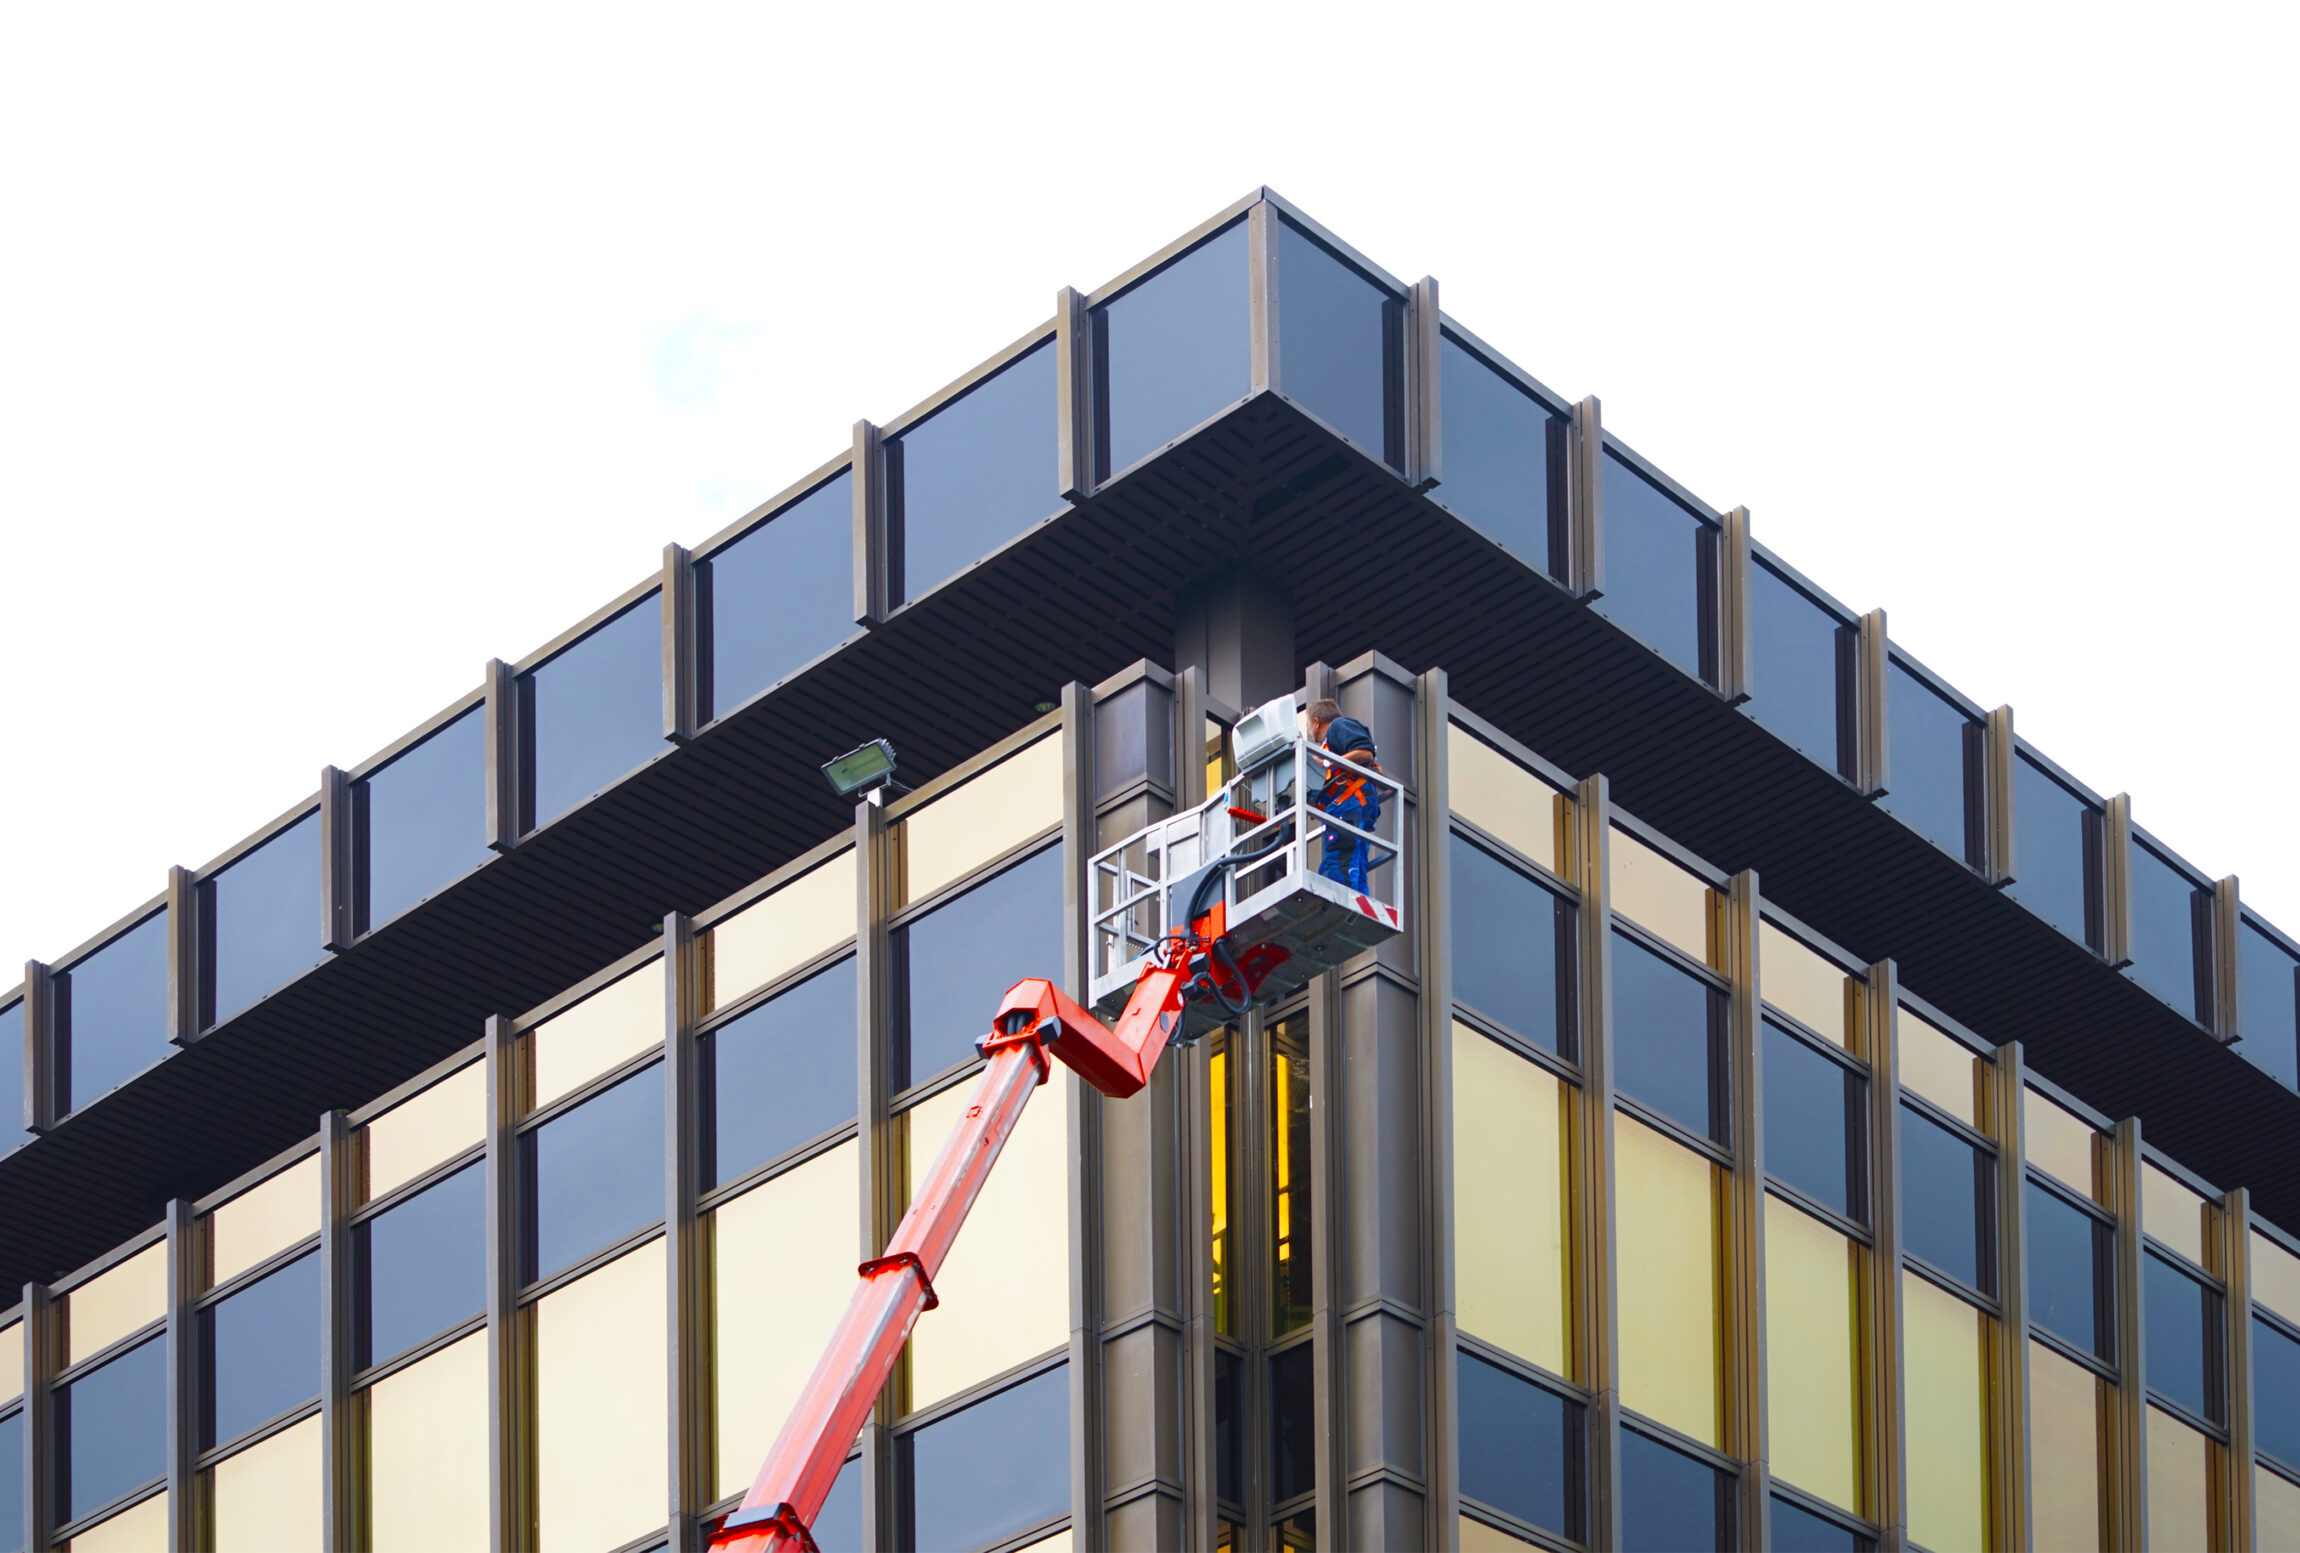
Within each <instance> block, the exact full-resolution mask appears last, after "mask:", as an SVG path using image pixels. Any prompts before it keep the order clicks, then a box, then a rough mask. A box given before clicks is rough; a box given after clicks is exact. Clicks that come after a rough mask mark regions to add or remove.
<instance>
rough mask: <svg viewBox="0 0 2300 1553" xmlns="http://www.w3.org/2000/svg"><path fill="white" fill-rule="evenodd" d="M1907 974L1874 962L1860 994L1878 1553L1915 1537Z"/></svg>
mask: <svg viewBox="0 0 2300 1553" xmlns="http://www.w3.org/2000/svg"><path fill="white" fill-rule="evenodd" d="M1899 1010H1900V975H1899V972H1898V970H1897V968H1896V967H1895V966H1894V964H1893V962H1892V961H1890V960H1880V961H1878V962H1876V963H1875V964H1873V965H1871V966H1870V967H1869V969H1868V973H1867V976H1866V978H1865V979H1864V982H1863V986H1862V993H1861V1000H1860V1011H1861V1021H1860V1028H1861V1036H1862V1045H1863V1047H1864V1048H1865V1050H1864V1055H1865V1056H1866V1057H1867V1058H1868V1062H1869V1224H1870V1234H1871V1240H1870V1249H1869V1256H1868V1258H1867V1272H1868V1276H1869V1289H1868V1299H1867V1300H1866V1301H1865V1302H1864V1305H1863V1310H1864V1312H1865V1315H1866V1318H1867V1319H1866V1320H1865V1321H1864V1322H1863V1327H1864V1329H1865V1330H1864V1331H1863V1334H1862V1336H1863V1339H1864V1341H1863V1343H1862V1346H1863V1348H1864V1349H1866V1352H1865V1353H1864V1354H1863V1355H1862V1360H1863V1362H1862V1365H1861V1376H1862V1387H1861V1390H1862V1399H1863V1402H1864V1404H1865V1412H1866V1417H1865V1420H1864V1421H1865V1423H1866V1425H1867V1431H1866V1432H1867V1433H1868V1435H1869V1438H1870V1441H1871V1444H1870V1446H1869V1452H1868V1455H1869V1460H1868V1463H1867V1469H1866V1471H1865V1472H1864V1474H1863V1477H1864V1486H1865V1487H1866V1489H1867V1491H1868V1492H1867V1498H1868V1511H1869V1519H1870V1520H1871V1521H1873V1522H1874V1523H1875V1524H1876V1527H1877V1548H1878V1553H1901V1550H1902V1549H1904V1548H1906V1547H1907V1546H1908V1541H1909V1503H1908V1466H1907V1459H1906V1456H1905V1442H1904V1439H1903V1435H1904V1432H1905V1431H1904V1428H1903V1420H1902V1416H1901V1407H1902V1401H1903V1394H1904V1391H1905V1389H1906V1373H1905V1371H1904V1369H1903V1359H1904V1352H1903V1349H1904V1345H1903V1341H1902V1314H1901V1260H1902V1247H1901V1198H1900V1179H1901V1175H1900V1165H1901V1103H1900V1087H1901V1086H1900V1041H1899V1031H1898V1027H1897V1025H1896V1023H1895V1020H1896V1018H1897V1016H1898V1014H1899Z"/></svg>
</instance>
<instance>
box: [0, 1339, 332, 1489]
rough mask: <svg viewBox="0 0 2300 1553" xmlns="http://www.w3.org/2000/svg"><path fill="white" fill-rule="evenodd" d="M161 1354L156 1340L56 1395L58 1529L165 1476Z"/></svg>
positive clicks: (162, 1343) (164, 1348)
mask: <svg viewBox="0 0 2300 1553" xmlns="http://www.w3.org/2000/svg"><path fill="white" fill-rule="evenodd" d="M167 1354H168V1340H167V1339H166V1338H164V1337H155V1338H153V1339H152V1340H151V1341H150V1342H148V1343H145V1344H142V1345H141V1346H139V1347H136V1348H131V1349H129V1350H128V1351H127V1352H126V1353H124V1354H122V1355H120V1357H119V1358H117V1359H114V1360H113V1361H112V1362H111V1363H109V1364H107V1365H105V1366H104V1367H103V1368H102V1369H100V1370H91V1371H90V1372H89V1373H88V1374H86V1375H83V1376H81V1377H80V1378H79V1379H78V1380H76V1381H74V1382H72V1384H71V1385H69V1386H66V1387H63V1388H61V1389H60V1390H58V1391H57V1392H56V1394H55V1395H56V1498H57V1500H58V1503H57V1505H56V1520H57V1522H58V1523H59V1524H61V1523H63V1522H66V1521H71V1520H75V1519H77V1518H79V1517H80V1516H83V1515H86V1514H87V1513H88V1512H89V1511H91V1510H98V1509H102V1508H103V1507H104V1506H105V1505H107V1504H110V1503H111V1502H112V1501H113V1500H115V1499H117V1498H119V1497H120V1496H121V1495H122V1494H125V1493H127V1492H129V1491H130V1490H131V1489H136V1488H141V1487H143V1486H144V1485H145V1484H146V1483H151V1482H156V1481H158V1480H159V1478H160V1477H161V1476H162V1475H164V1474H165V1473H166V1471H167V1470H168V1363H167ZM318 1355H319V1349H318V1346H317V1343H316V1340H315V1343H314V1346H313V1349H312V1356H313V1358H314V1359H315V1360H316V1359H317V1358H318ZM11 1470H13V1469H12V1468H11Z"/></svg>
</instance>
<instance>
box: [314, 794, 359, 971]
mask: <svg viewBox="0 0 2300 1553" xmlns="http://www.w3.org/2000/svg"><path fill="white" fill-rule="evenodd" d="M357 840H358V837H357V835H356V834H355V826H354V825H353V822H352V812H351V778H349V777H347V776H345V775H344V774H343V773H342V772H341V771H338V770H337V769H336V768H335V767H333V766H322V767H320V770H319V941H320V946H321V947H322V948H324V949H326V950H328V951H329V952H331V953H336V954H340V953H342V952H343V951H344V950H346V949H349V948H350V947H351V941H352V939H353V938H354V937H355V936H357V934H358V932H359V922H358V911H359V905H358V902H357V900H356V899H355V898H354V886H355V884H356V882H357V879H356V875H357V862H356V860H355V858H354V855H353V850H354V849H353V844H354V843H355V842H356V841H357Z"/></svg>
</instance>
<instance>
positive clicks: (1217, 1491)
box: [1214, 1348, 1246, 1503]
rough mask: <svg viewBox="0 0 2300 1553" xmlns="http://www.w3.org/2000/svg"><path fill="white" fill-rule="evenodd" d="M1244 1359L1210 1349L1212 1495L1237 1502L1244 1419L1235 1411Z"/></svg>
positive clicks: (1243, 1468) (1240, 1499) (1242, 1469)
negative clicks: (1212, 1363) (1212, 1375)
mask: <svg viewBox="0 0 2300 1553" xmlns="http://www.w3.org/2000/svg"><path fill="white" fill-rule="evenodd" d="M1244 1363H1245V1361H1243V1360H1242V1359H1240V1358H1239V1357H1238V1356H1237V1355H1236V1354H1234V1353H1232V1352H1230V1351H1229V1350H1228V1349H1226V1348H1217V1349H1215V1350H1214V1496H1215V1497H1216V1498H1218V1499H1227V1500H1230V1501H1231V1502H1232V1503H1241V1502H1243V1501H1244V1499H1245V1490H1244V1489H1243V1488H1242V1487H1241V1486H1240V1482H1241V1480H1242V1479H1243V1477H1244V1476H1245V1471H1246V1464H1245V1460H1244V1457H1245V1453H1246V1452H1245V1432H1246V1431H1245V1422H1246V1421H1245V1419H1244V1418H1243V1417H1241V1416H1240V1414H1239V1412H1238V1408H1239V1401H1238V1387H1239V1385H1240V1384H1241V1383H1242V1380H1243V1377H1242V1376H1241V1375H1240V1374H1239V1373H1238V1372H1239V1370H1240V1369H1242V1368H1243V1367H1244Z"/></svg>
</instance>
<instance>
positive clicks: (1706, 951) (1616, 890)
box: [1608, 830, 1717, 965]
mask: <svg viewBox="0 0 2300 1553" xmlns="http://www.w3.org/2000/svg"><path fill="white" fill-rule="evenodd" d="M1610 851H1611V854H1612V863H1611V867H1610V869H1609V872H1608V878H1609V880H1610V881H1611V884H1612V889H1613V909H1614V910H1615V911H1618V912H1620V913H1621V914H1622V915H1623V916H1625V917H1627V918H1628V919H1629V920H1630V921H1632V922H1634V923H1636V924H1637V925H1638V926H1639V927H1641V928H1644V929H1645V930H1646V931H1647V932H1650V933H1653V934H1656V935H1658V936H1659V937H1661V938H1662V939H1664V940H1666V941H1667V942H1669V943H1672V944H1675V945H1676V946H1677V947H1678V948H1679V949H1682V950H1684V951H1685V952H1686V953H1687V954H1689V955H1691V956H1692V957H1693V958H1694V959H1696V960H1699V961H1701V962H1702V963H1703V964H1705V965H1714V964H1716V963H1717V922H1716V915H1717V914H1716V905H1715V902H1716V898H1717V892H1716V891H1715V890H1712V889H1710V888H1709V886H1708V885H1706V884H1703V883H1702V882H1701V881H1700V880H1699V879H1696V878H1695V877H1694V876H1693V875H1691V874H1689V873H1687V872H1686V871H1685V870H1684V869H1682V868H1680V867H1678V866H1677V865H1676V864H1675V863H1672V862H1671V861H1669V859H1667V858H1665V857H1663V856H1662V855H1661V854H1660V853H1658V852H1656V851H1654V850H1653V849H1652V848H1651V847H1649V846H1647V845H1646V844H1645V843H1644V842H1642V841H1639V840H1638V839H1637V838H1636V837H1634V836H1632V835H1630V834H1629V833H1628V832H1627V831H1624V830H1616V831H1615V832H1614V833H1613V842H1612V846H1611V848H1610Z"/></svg>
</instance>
